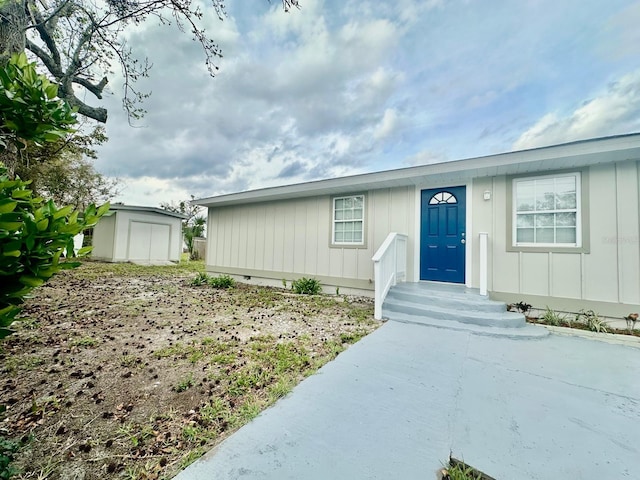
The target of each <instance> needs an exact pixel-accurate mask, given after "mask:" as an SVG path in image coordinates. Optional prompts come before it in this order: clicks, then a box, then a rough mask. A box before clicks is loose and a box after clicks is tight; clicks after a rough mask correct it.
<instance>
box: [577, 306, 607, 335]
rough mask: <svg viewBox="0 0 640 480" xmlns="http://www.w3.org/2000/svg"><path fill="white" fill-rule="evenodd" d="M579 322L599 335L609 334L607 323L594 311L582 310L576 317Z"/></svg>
mask: <svg viewBox="0 0 640 480" xmlns="http://www.w3.org/2000/svg"><path fill="white" fill-rule="evenodd" d="M576 321H577V322H583V323H584V324H585V325H586V326H587V328H588V329H589V330H591V331H592V332H598V333H608V332H609V328H608V326H607V322H605V321H604V319H603V318H601V317H600V315H598V314H597V313H596V312H594V311H593V310H580V313H578V314H577V315H576Z"/></svg>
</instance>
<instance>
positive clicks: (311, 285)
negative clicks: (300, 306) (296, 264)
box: [291, 277, 322, 295]
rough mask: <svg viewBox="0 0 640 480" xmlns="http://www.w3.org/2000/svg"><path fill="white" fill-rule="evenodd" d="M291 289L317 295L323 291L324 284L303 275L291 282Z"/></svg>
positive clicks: (299, 292) (304, 293)
mask: <svg viewBox="0 0 640 480" xmlns="http://www.w3.org/2000/svg"><path fill="white" fill-rule="evenodd" d="M291 290H293V291H294V292H295V293H298V294H303V295H317V294H319V293H320V292H322V285H320V282H319V281H318V280H316V279H315V278H305V277H302V278H300V279H298V280H294V281H293V282H291Z"/></svg>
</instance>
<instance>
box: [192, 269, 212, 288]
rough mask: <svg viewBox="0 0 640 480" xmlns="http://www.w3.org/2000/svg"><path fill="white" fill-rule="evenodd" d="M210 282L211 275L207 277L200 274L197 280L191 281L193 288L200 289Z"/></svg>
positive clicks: (204, 274)
mask: <svg viewBox="0 0 640 480" xmlns="http://www.w3.org/2000/svg"><path fill="white" fill-rule="evenodd" d="M209 280H210V277H209V275H207V274H206V273H203V272H200V273H199V274H198V275H196V277H195V278H193V279H192V280H191V286H192V287H200V286H202V285H206V284H207V283H209Z"/></svg>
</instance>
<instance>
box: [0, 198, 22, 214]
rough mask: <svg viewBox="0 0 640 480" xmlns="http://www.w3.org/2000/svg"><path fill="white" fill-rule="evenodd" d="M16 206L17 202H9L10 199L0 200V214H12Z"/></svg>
mask: <svg viewBox="0 0 640 480" xmlns="http://www.w3.org/2000/svg"><path fill="white" fill-rule="evenodd" d="M16 205H18V202H16V201H14V200H11V199H10V198H3V199H0V213H9V212H13V211H14V210H15V208H16Z"/></svg>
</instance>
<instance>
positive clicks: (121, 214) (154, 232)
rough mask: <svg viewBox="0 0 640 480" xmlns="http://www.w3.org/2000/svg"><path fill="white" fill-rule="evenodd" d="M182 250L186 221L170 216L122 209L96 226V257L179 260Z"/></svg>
mask: <svg viewBox="0 0 640 480" xmlns="http://www.w3.org/2000/svg"><path fill="white" fill-rule="evenodd" d="M181 253H182V222H181V220H180V219H179V218H176V217H171V216H169V215H163V214H158V213H153V212H146V211H135V210H118V211H115V212H114V213H113V215H111V216H109V217H104V218H102V219H101V220H100V222H98V224H97V225H96V227H95V229H94V250H93V253H92V256H93V257H94V258H96V259H100V260H107V261H110V262H126V261H129V260H141V261H160V260H170V261H173V262H179V261H180V255H181Z"/></svg>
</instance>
